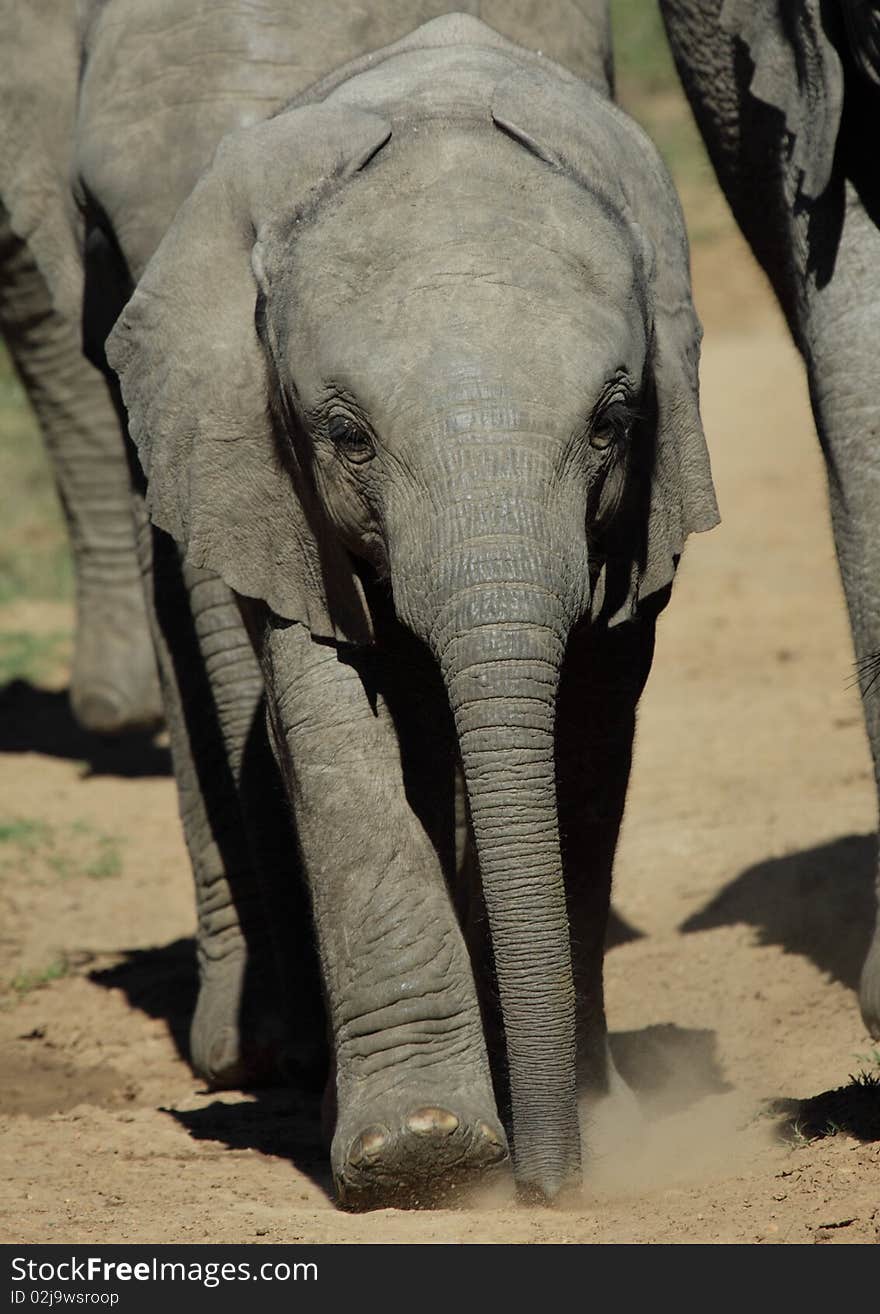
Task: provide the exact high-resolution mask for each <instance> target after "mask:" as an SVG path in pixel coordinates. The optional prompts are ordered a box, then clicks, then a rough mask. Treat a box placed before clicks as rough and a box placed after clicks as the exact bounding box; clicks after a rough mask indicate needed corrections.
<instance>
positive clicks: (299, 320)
mask: <svg viewBox="0 0 880 1314" xmlns="http://www.w3.org/2000/svg"><path fill="white" fill-rule="evenodd" d="M699 339H700V330H699V325H698V322H697V319H696V316H695V314H694V310H693V306H692V303H691V294H690V286H689V274H688V256H687V246H686V239H685V234H684V228H683V223H682V218H681V214H680V210H679V207H678V203H677V201H676V198H675V195H674V192H673V189H672V186H671V183H670V181H669V178H668V176H667V174H666V172H665V170H664V168H663V165H662V164H661V162H660V160H659V158H658V156H657V154H656V152H655V150H654V149H653V147H652V146H651V144H650V143H649V142H648V141H647V140H646V138H645V137H644V135H643V134H642V133H641V131H640V130H639V129H638V128H637V127H636V126H635V125H634V124H633V123H632V122H630V120H629V119H628V118H627V117H626V116H625V115H624V114H622V113H621V112H620V111H619V110H618V109H617V108H616V107H615V106H614V105H613V104H612V103H611V102H610V100H609V99H608V97H607V95H606V93H605V91H604V90H602V89H598V88H594V87H592V86H590V85H588V84H587V83H584V82H582V81H580V80H578V79H577V78H575V77H574V76H573V75H572V74H570V73H568V72H566V71H565V70H563V69H562V68H561V67H559V66H557V65H555V64H553V63H552V62H550V61H549V60H547V59H546V58H544V57H542V56H540V55H538V54H534V53H532V52H527V51H526V50H524V49H521V48H519V47H518V46H516V45H513V44H511V43H510V42H508V41H507V40H506V39H503V38H502V37H500V36H499V35H497V34H496V33H495V32H494V31H493V30H491V29H490V28H488V27H486V26H485V25H484V24H482V23H481V22H480V21H478V20H476V19H473V18H468V17H464V16H461V15H453V16H447V17H444V18H440V19H437V20H435V21H433V22H431V23H428V24H427V25H425V26H423V27H421V28H419V29H418V30H417V31H416V32H414V33H413V34H411V35H410V36H409V37H407V38H406V39H404V40H402V41H400V42H398V43H397V44H395V45H392V46H389V47H387V48H385V49H384V50H381V51H379V52H377V53H375V54H373V55H371V56H369V57H367V58H364V59H362V60H360V61H357V62H355V63H353V64H351V65H349V66H347V67H345V68H343V69H342V70H340V71H339V72H338V73H336V74H334V75H331V76H330V77H329V78H326V79H325V80H324V81H323V82H321V83H319V84H317V86H315V87H313V88H312V89H311V90H310V91H308V92H307V93H305V94H304V95H302V96H300V97H299V98H298V99H297V100H295V101H294V102H293V103H292V104H291V105H290V106H288V107H287V108H285V109H284V110H283V111H282V112H280V113H278V114H277V115H276V116H275V117H273V118H270V119H268V120H266V121H263V122H260V123H256V124H254V125H252V126H249V127H245V128H243V129H242V130H240V131H238V132H236V133H234V134H232V135H230V136H228V137H226V139H225V140H224V141H223V142H222V144H221V146H220V148H219V150H218V151H217V154H216V157H215V159H214V162H213V164H212V166H211V168H210V169H209V170H208V171H207V173H206V174H205V175H204V176H203V177H202V179H201V181H200V182H199V184H198V186H197V187H196V188H195V191H194V192H193V193H192V195H191V196H190V198H189V199H188V201H187V202H186V203H185V204H184V206H183V208H182V209H181V211H180V212H179V214H178V216H177V218H176V220H175V222H174V223H173V225H172V226H171V228H170V229H169V231H168V233H167V235H166V236H165V238H164V240H163V241H162V243H161V245H160V246H159V249H158V251H157V253H156V255H155V256H154V257H153V259H152V260H151V262H150V264H149V265H148V267H147V269H146V271H145V273H144V275H143V277H142V278H141V279H140V282H139V284H138V286H137V288H136V290H135V292H134V295H133V297H132V298H131V300H130V301H129V303H128V305H127V306H126V308H125V310H124V312H123V314H122V316H121V318H120V320H119V321H118V323H117V325H116V327H115V329H114V331H113V333H112V334H111V336H110V339H109V342H108V358H109V360H110V363H111V365H112V366H113V368H114V369H115V370H116V371H117V373H118V375H119V378H120V380H121V385H122V392H123V396H124V399H125V404H126V406H127V408H128V413H129V419H130V426H131V432H132V436H133V438H134V440H135V442H136V443H137V446H138V449H139V453H140V458H141V461H142V463H143V467H144V470H145V473H146V477H147V496H148V506H149V511H150V515H151V518H152V520H153V522H154V524H155V525H157V526H158V527H159V528H160V529H161V530H164V531H166V532H167V534H169V535H171V536H172V537H173V538H174V539H175V540H176V541H177V542H178V544H180V545H181V546H182V548H183V549H184V550H185V560H186V563H187V566H188V568H191V569H199V570H207V571H210V572H213V573H214V574H215V575H217V576H220V577H221V579H222V580H223V581H225V583H226V584H227V585H228V586H229V587H230V588H231V589H232V590H233V592H234V594H235V596H236V598H237V600H238V603H239V606H240V609H241V613H242V615H243V617H244V621H245V623H246V626H247V631H248V634H249V636H250V640H251V643H252V644H253V647H254V650H255V652H256V654H257V657H258V660H259V663H260V667H261V670H262V674H263V679H264V682H265V686H266V693H267V698H266V704H267V708H268V719H269V725H270V733H271V740H272V744H273V748H274V754H275V757H276V760H277V763H278V765H279V767H280V771H281V775H282V777H283V779H284V782H285V788H286V793H287V797H288V799H289V804H290V808H291V811H292V814H293V818H294V820H295V826H296V844H297V852H298V855H299V861H300V863H301V866H302V870H303V871H304V873H305V878H306V882H307V885H308V889H309V893H310V898H311V907H312V913H313V919H314V930H315V937H316V942H317V947H318V955H319V959H320V966H321V972H322V977H323V988H324V994H325V998H326V1003H327V1011H328V1018H329V1025H330V1029H331V1035H332V1046H333V1052H334V1060H335V1061H334V1064H333V1071H334V1078H335V1102H336V1124H335V1134H334V1136H333V1144H332V1165H333V1172H334V1178H335V1182H336V1186H337V1190H338V1193H339V1198H340V1200H341V1201H342V1202H343V1203H344V1204H346V1205H348V1206H350V1207H369V1206H374V1205H389V1204H400V1203H402V1202H405V1201H410V1202H422V1203H423V1202H426V1201H427V1200H429V1199H435V1198H437V1196H438V1195H442V1194H443V1193H444V1192H446V1191H447V1190H449V1189H451V1188H452V1187H455V1186H459V1185H461V1184H462V1183H467V1182H469V1181H471V1180H473V1179H474V1178H475V1177H477V1176H479V1175H480V1174H481V1173H483V1172H484V1170H485V1169H486V1168H487V1167H488V1166H489V1165H492V1164H496V1163H499V1162H501V1161H503V1160H505V1159H506V1157H507V1154H508V1144H509V1143H510V1147H511V1150H512V1156H513V1163H514V1172H515V1177H516V1181H517V1184H518V1186H519V1189H520V1192H521V1193H522V1194H523V1195H525V1196H526V1197H527V1198H532V1199H538V1200H548V1201H549V1200H553V1199H554V1198H556V1197H557V1196H558V1195H559V1194H560V1192H561V1191H563V1190H564V1189H565V1188H568V1187H570V1186H571V1185H572V1184H576V1183H579V1181H580V1175H581V1162H582V1149H581V1134H580V1130H579V1120H578V1107H579V1098H580V1097H584V1098H586V1099H591V1100H593V1101H600V1100H602V1099H604V1098H607V1097H609V1096H613V1095H614V1094H615V1093H616V1094H617V1095H618V1096H620V1095H621V1094H622V1095H623V1096H624V1097H626V1096H627V1094H628V1093H627V1092H626V1090H625V1088H624V1087H623V1085H622V1082H621V1081H620V1078H619V1077H618V1076H617V1074H616V1073H615V1072H614V1069H613V1066H612V1063H611V1059H610V1056H609V1052H608V1048H607V1036H606V1026H605V1014H604V1005H603V995H602V950H603V937H604V932H605V924H606V919H607V914H608V902H609V893H610V882H611V863H612V858H613V853H614V848H615V844H616V840H617V832H618V827H619V823H620V818H621V814H622V810H623V803H624V795H625V790H626V784H627V778H628V774H629V766H630V754H631V745H632V736H633V726H634V713H635V705H636V702H637V699H638V697H639V695H640V692H641V690H642V687H643V685H644V681H645V678H646V676H647V673H648V669H649V666H650V662H651V655H652V648H653V636H654V625H655V620H656V617H657V614H658V612H659V611H660V610H661V609H662V607H663V605H664V603H665V602H666V600H667V598H668V595H669V591H670V586H671V583H672V578H673V574H674V572H675V568H676V565H677V562H678V559H679V555H680V553H681V551H682V548H683V545H684V541H685V539H686V537H687V535H688V534H689V533H691V532H692V531H696V530H705V529H708V528H710V527H711V526H712V525H714V524H715V522H716V520H717V513H716V509H715V501H714V495H713V489H712V481H711V475H710V470H709V462H708V457H707V453H706V448H705V443H704V438H703V433H702V429H701V425H700V417H699V410H698V395H697V394H698V390H697V362H698V355H699ZM216 651H217V652H218V653H220V652H221V646H220V645H219V644H218V645H217V648H216ZM216 664H217V665H220V664H221V663H220V662H219V660H218V662H217V663H216ZM457 780H458V781H459V785H457V783H456V782H457ZM293 868H294V858H293V856H292V855H291V858H290V861H289V863H288V864H287V870H284V869H282V870H279V871H276V872H274V873H273V878H274V880H276V881H283V880H285V879H290V874H289V873H290V871H292V870H293ZM200 1007H201V1004H200ZM508 1137H510V1142H509V1141H508Z"/></svg>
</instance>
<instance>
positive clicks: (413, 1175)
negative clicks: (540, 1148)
mask: <svg viewBox="0 0 880 1314" xmlns="http://www.w3.org/2000/svg"><path fill="white" fill-rule="evenodd" d="M331 1160H332V1164H333V1179H334V1182H335V1185H336V1193H337V1197H338V1200H339V1203H340V1204H341V1205H342V1207H343V1208H345V1209H352V1210H362V1209H386V1208H399V1209H400V1208H404V1209H420V1208H422V1209H423V1208H430V1207H432V1206H435V1205H437V1204H440V1203H444V1202H446V1203H448V1202H449V1201H450V1200H453V1199H455V1198H456V1197H458V1196H460V1195H462V1194H463V1193H464V1192H465V1191H467V1190H468V1189H469V1188H471V1187H473V1186H476V1185H477V1184H478V1183H479V1182H482V1181H483V1180H484V1179H485V1178H486V1176H487V1175H488V1174H490V1173H492V1172H493V1171H494V1172H498V1171H499V1170H501V1168H502V1166H503V1165H505V1164H506V1163H507V1162H509V1155H508V1150H507V1141H506V1138H505V1135H504V1131H503V1130H502V1127H501V1124H500V1122H499V1121H498V1118H497V1115H496V1114H495V1111H494V1109H492V1111H491V1112H489V1111H488V1110H486V1111H484V1112H480V1113H477V1112H475V1110H474V1109H473V1108H472V1107H471V1108H468V1107H466V1106H465V1104H464V1103H463V1102H462V1101H461V1100H460V1099H459V1100H448V1101H443V1102H439V1103H435V1102H433V1101H431V1100H418V1099H412V1098H410V1099H408V1100H407V1101H406V1102H405V1103H403V1104H400V1103H394V1102H392V1101H390V1100H389V1101H388V1102H386V1104H385V1105H384V1106H383V1105H381V1104H379V1105H376V1106H375V1107H372V1108H371V1109H369V1111H362V1112H361V1114H360V1116H359V1117H358V1118H350V1119H347V1120H345V1121H344V1122H342V1123H340V1124H339V1125H338V1126H337V1129H336V1134H335V1136H334V1138H333V1147H332V1150H331Z"/></svg>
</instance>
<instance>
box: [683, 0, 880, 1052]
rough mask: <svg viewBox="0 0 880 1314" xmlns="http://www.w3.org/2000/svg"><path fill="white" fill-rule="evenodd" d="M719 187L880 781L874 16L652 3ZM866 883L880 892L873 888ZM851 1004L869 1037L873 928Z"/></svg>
mask: <svg viewBox="0 0 880 1314" xmlns="http://www.w3.org/2000/svg"><path fill="white" fill-rule="evenodd" d="M661 10H662V12H663V17H664V21H665V24H666V29H667V33H668V35H669V39H670V42H671V45H672V50H673V54H674V56H675V61H676V64H677V66H678V70H679V73H680V75H681V79H682V82H683V85H684V88H685V91H686V93H687V95H688V98H689V100H690V103H691V107H692V109H693V111H694V115H695V117H696V120H697V123H698V126H699V128H700V131H701V133H702V135H703V138H704V140H705V142H706V146H707V148H708V150H709V155H710V157H711V159H712V163H713V165H714V168H715V171H716V173H717V175H718V180H719V182H720V184H721V186H722V188H723V190H724V193H725V195H726V197H727V199H728V201H729V202H730V206H731V209H732V210H733V213H734V215H735V217H736V219H737V222H738V223H739V225H740V227H741V229H742V231H743V233H744V234H745V236H746V238H747V240H748V242H749V244H750V245H751V247H752V250H753V252H754V254H755V256H756V257H757V259H758V260H759V261H760V263H761V265H762V266H763V268H764V270H765V272H766V274H767V276H768V277H769V279H770V282H771V283H772V285H773V288H774V290H775V292H776V295H777V297H778V299H779V302H780V305H781V306H782V309H783V311H784V312H785V315H786V318H787V320H788V324H789V328H790V329H791V333H792V336H793V337H794V340H795V342H796V344H797V346H798V349H799V350H800V353H801V355H802V356H803V359H804V364H805V366H806V371H807V379H808V383H809V388H810V400H811V403H812V408H813V415H814V417H815V421H816V428H817V430H818V433H819V439H820V442H821V445H822V451H823V454H824V456H825V461H826V467H827V472H828V491H829V500H830V505H831V522H832V528H833V530H834V540H835V545H836V548H837V556H838V561H839V564H840V572H841V577H842V579H843V586H844V591H845V594H846V600H847V605H848V608H849V615H850V623H851V626H852V634H853V641H854V644H855V653H856V662H857V667H858V669H859V671H860V674H861V677H862V679H861V687H862V703H863V709H864V715H865V723H866V727H867V732H868V739H869V742H870V747H871V754H872V757H873V762H874V774H875V778H876V780H877V783H878V789H880V699H878V697H877V693H876V687H875V684H876V673H877V670H878V661H880V538H878V534H877V523H878V516H880V492H878V489H880V442H878V439H880V389H878V384H877V366H876V354H877V345H878V343H880V182H878V174H877V167H876V159H875V151H874V144H873V143H874V128H873V125H874V124H875V123H876V119H877V114H878V110H880V9H878V7H877V5H876V4H874V3H867V2H863V0H830V2H829V3H820V0H802V2H801V3H800V4H798V5H789V4H787V3H785V2H784V0H767V2H766V3H764V2H763V0H762V2H761V3H759V0H700V3H696V0H661ZM878 892H880V885H878ZM865 931H866V935H865V942H866V945H867V946H868V948H867V953H866V957H865V962H864V966H863V968H862V974H861V982H860V988H859V1001H860V1005H861V1011H862V1017H863V1018H864V1021H865V1025H866V1026H867V1028H868V1030H869V1031H870V1033H871V1035H872V1036H874V1037H878V1036H880V924H877V923H875V925H874V927H873V928H871V927H866V928H865Z"/></svg>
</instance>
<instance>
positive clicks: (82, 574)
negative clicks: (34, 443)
mask: <svg viewBox="0 0 880 1314" xmlns="http://www.w3.org/2000/svg"><path fill="white" fill-rule="evenodd" d="M0 330H2V333H3V336H4V338H5V340H6V344H7V347H8V348H9V352H10V355H11V356H12V360H13V362H14V364H15V367H16V369H17V371H18V374H19V376H20V377H21V380H22V382H23V384H24V387H25V390H26V391H27V394H28V398H29V400H30V402H31V405H32V406H33V408H34V410H35V412H36V415H37V419H38V421H39V424H40V429H41V431H42V434H43V438H44V441H45V444H46V448H47V450H48V453H49V459H50V461H51V464H52V470H53V474H54V477H55V482H56V485H57V488H58V492H59V495H60V498H61V505H62V508H63V510H64V516H65V519H66V521H67V528H68V533H69V535H70V546H71V550H72V553H73V564H74V573H75V578H76V607H77V621H76V644H75V648H74V658H73V671H72V675H71V685H70V698H71V704H72V707H73V712H74V715H75V716H76V718H77V720H78V721H79V722H80V724H81V725H83V726H84V727H85V728H86V729H88V730H94V731H97V732H98V733H102V734H117V733H120V732H122V731H126V730H135V729H142V728H148V727H151V726H155V725H156V724H158V722H159V720H160V719H161V711H162V706H161V699H160V695H159V685H158V680H157V678H156V662H155V657H154V655H153V645H152V641H151V638H150V630H149V626H148V623H147V615H146V609H145V606H144V597H143V585H142V581H141V572H140V568H139V565H138V558H137V553H136V550H135V537H134V526H133V523H132V516H131V505H130V488H129V474H128V464H127V462H126V458H125V449H124V445H123V439H122V435H121V433H120V428H119V421H118V419H117V416H116V412H115V410H114V407H113V405H112V402H111V399H110V396H109V394H108V390H107V385H106V383H105V382H104V379H103V378H102V377H101V375H100V374H99V373H98V371H97V370H95V369H94V368H93V367H92V366H91V365H90V364H89V363H88V362H87V361H86V359H85V357H84V356H83V354H82V351H81V349H80V344H79V341H78V339H77V335H76V333H75V332H74V331H73V330H72V329H71V328H70V326H69V325H68V324H67V323H66V322H65V321H64V320H63V319H61V317H60V316H59V315H58V314H57V313H56V312H55V311H54V310H53V308H52V303H51V300H50V297H49V292H48V289H47V287H46V284H45V282H44V281H43V278H42V276H41V275H40V273H39V272H38V270H37V268H36V265H35V264H34V262H33V260H32V258H31V256H30V254H29V252H28V250H27V248H26V246H25V245H24V243H23V242H21V241H20V239H19V238H17V237H16V236H15V235H14V234H13V233H12V232H11V230H10V228H9V226H8V223H6V221H5V215H4V213H3V211H2V209H0Z"/></svg>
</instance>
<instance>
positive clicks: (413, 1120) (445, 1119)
mask: <svg viewBox="0 0 880 1314" xmlns="http://www.w3.org/2000/svg"><path fill="white" fill-rule="evenodd" d="M406 1125H407V1127H408V1128H409V1129H410V1131H411V1132H415V1133H416V1135H418V1136H427V1135H429V1134H430V1133H431V1132H443V1134H444V1135H446V1136H450V1135H451V1134H452V1132H454V1131H455V1129H456V1127H457V1126H458V1118H456V1116H455V1114H454V1113H450V1112H449V1110H448V1109H417V1110H416V1112H415V1113H411V1114H410V1115H409V1117H408V1118H407V1120H406Z"/></svg>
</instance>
